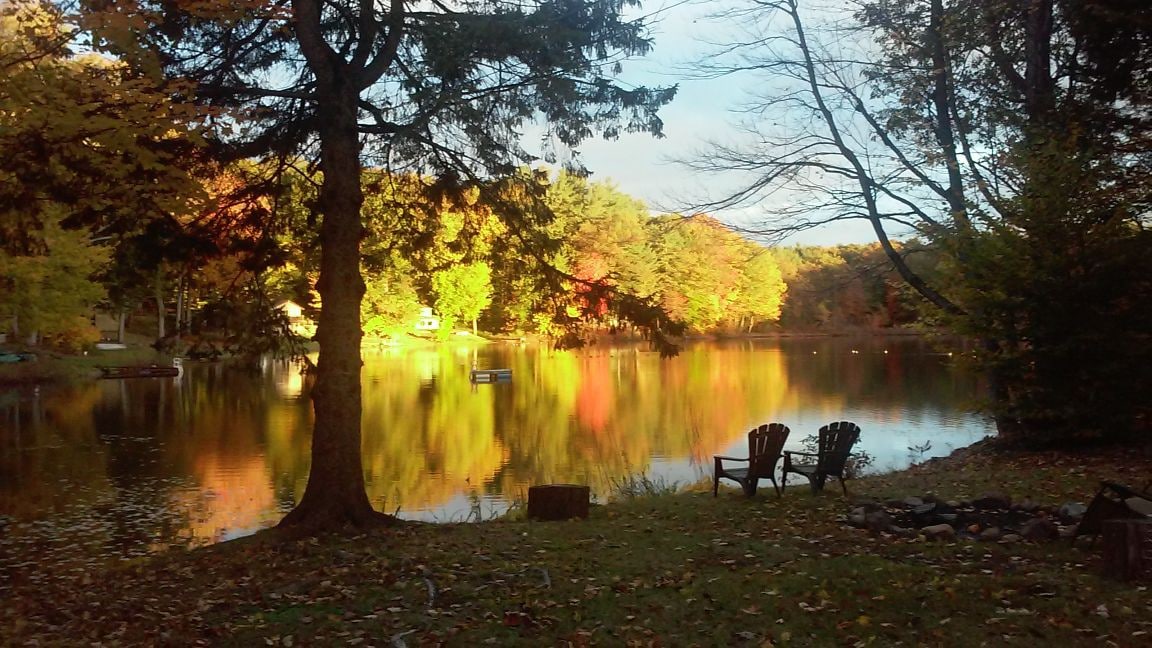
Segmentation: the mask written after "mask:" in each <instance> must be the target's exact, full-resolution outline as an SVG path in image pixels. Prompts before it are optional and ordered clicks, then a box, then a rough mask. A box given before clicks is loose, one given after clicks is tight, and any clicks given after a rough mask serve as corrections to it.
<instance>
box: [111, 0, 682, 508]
mask: <svg viewBox="0 0 1152 648" xmlns="http://www.w3.org/2000/svg"><path fill="white" fill-rule="evenodd" d="M90 4H91V6H93V7H94V8H95V7H99V8H101V9H104V10H105V11H102V12H99V13H97V14H94V19H96V20H99V21H102V25H103V27H104V30H103V34H104V35H105V37H106V38H107V39H108V40H109V41H110V42H113V43H115V44H116V45H118V46H119V51H121V53H122V55H123V56H125V57H127V58H128V59H129V60H131V61H133V62H134V63H136V64H137V65H138V67H140V68H141V69H148V68H149V67H151V66H153V65H154V63H155V62H158V63H160V64H161V65H162V67H163V69H164V70H165V71H166V72H167V73H168V74H169V75H172V76H173V77H181V78H188V79H190V80H192V81H193V82H194V83H195V84H196V87H197V89H198V90H197V98H198V99H199V100H200V101H201V102H203V103H205V104H209V105H212V106H215V107H219V108H223V109H238V110H242V111H243V112H239V111H238V112H235V113H233V115H234V117H233V119H243V122H242V123H241V124H240V125H241V126H242V127H241V128H238V129H232V128H231V127H232V126H233V125H236V124H237V122H236V121H233V120H225V121H224V122H221V123H220V125H221V126H222V127H225V128H226V129H227V130H226V129H225V128H222V129H221V130H220V131H218V132H217V133H215V135H216V136H217V138H218V141H219V142H220V143H221V144H222V146H221V147H219V150H220V151H221V152H222V153H226V154H230V155H234V156H237V157H247V156H251V155H257V154H267V153H277V152H279V153H288V154H291V155H293V156H295V155H298V154H301V155H305V156H308V157H310V158H311V159H314V160H316V161H317V162H318V164H319V168H320V170H321V171H322V172H323V179H322V181H321V185H320V187H319V195H318V198H317V201H316V211H317V213H318V215H319V220H320V225H319V229H320V239H319V240H320V264H319V275H318V280H317V289H318V291H319V293H320V297H321V300H322V307H321V311H320V317H319V322H318V329H317V334H316V339H317V341H318V342H319V344H320V356H319V362H318V365H317V373H316V384H315V388H314V389H313V391H312V398H313V406H314V408H315V412H316V418H315V432H314V434H313V444H312V464H311V472H310V476H309V480H308V486H307V489H306V490H305V492H304V495H303V497H302V499H301V501H300V503H299V504H298V505H297V506H296V508H295V509H293V511H292V512H291V513H289V515H288V516H287V517H285V519H284V520H283V522H282V524H283V525H285V526H299V527H301V528H305V529H317V528H330V527H334V526H339V525H342V524H347V523H350V524H354V525H366V524H373V523H377V522H379V521H380V520H381V519H382V518H381V516H380V514H378V513H376V512H375V511H373V509H372V506H371V504H370V502H369V500H368V498H367V496H366V494H365V491H364V477H363V466H362V462H361V412H362V405H361V384H360V364H361V363H360V340H361V337H362V330H361V327H360V303H361V299H362V297H363V294H364V290H365V288H364V281H363V278H362V275H361V271H360V261H361V259H360V241H361V237H362V234H363V230H364V222H363V218H362V215H361V208H362V206H363V202H364V192H363V187H362V169H363V166H364V157H365V156H373V157H374V158H375V159H379V160H386V161H387V166H388V170H389V171H393V172H396V171H401V170H403V169H404V168H405V165H411V166H410V167H409V168H421V169H428V170H432V171H436V172H439V173H441V174H444V177H445V183H444V184H445V186H451V185H452V182H451V180H452V179H453V178H461V177H462V178H478V177H479V176H480V175H481V174H494V175H499V174H501V173H506V172H508V171H511V170H512V169H514V168H516V165H517V164H518V163H520V162H523V161H526V160H525V158H526V157H527V155H526V154H525V153H524V151H523V150H522V149H521V148H520V146H519V144H518V141H517V138H516V133H517V130H518V128H519V127H520V126H522V125H523V124H525V123H526V122H527V121H528V120H529V119H531V118H533V117H537V116H539V117H542V118H543V119H544V121H545V122H546V123H547V124H548V129H549V133H550V134H552V135H554V136H556V137H557V138H558V139H559V140H560V141H561V142H563V143H564V144H566V145H569V146H575V145H577V144H578V143H579V142H580V141H581V140H583V139H585V138H587V137H589V136H591V135H593V134H594V131H595V130H598V131H599V132H600V133H602V134H604V135H606V136H609V137H612V136H614V135H616V134H617V133H619V132H621V131H623V130H629V131H652V132H657V133H658V132H659V131H660V127H661V124H660V121H659V119H658V118H657V117H656V114H655V110H656V108H657V107H658V106H660V105H661V104H663V103H665V102H667V101H668V100H670V99H671V97H672V92H671V91H668V90H656V91H653V90H649V89H647V88H634V89H625V88H622V87H620V86H618V85H616V84H614V83H612V81H611V80H610V79H609V76H608V75H609V74H611V72H612V70H613V68H614V67H615V65H616V57H618V56H621V55H624V56H627V55H632V54H640V53H643V52H645V51H647V49H648V43H647V41H646V40H645V39H644V37H643V27H642V25H641V24H640V23H630V22H626V21H624V20H623V19H622V17H621V11H622V10H623V8H624V7H625V6H627V5H630V4H633V3H631V2H623V1H617V0H601V1H595V2H571V1H568V0H564V1H538V2H529V3H520V4H517V5H514V6H508V5H506V4H505V3H503V2H487V1H483V2H471V3H466V4H464V5H461V6H459V7H455V8H452V7H447V6H445V5H442V4H438V3H434V4H432V5H423V4H418V3H413V2H408V1H407V0H391V1H390V2H389V3H387V4H386V5H385V4H384V3H380V2H377V1H376V0H358V1H352V0H346V1H343V2H336V1H331V0H293V1H292V2H291V3H280V2H271V1H269V2H250V3H246V4H245V5H244V11H236V10H235V7H234V4H233V3H230V2H223V1H218V2H211V1H210V2H204V3H194V4H190V5H185V4H175V3H169V2H160V1H156V2H152V1H148V0H146V1H144V2H116V1H113V2H91V3H90ZM141 26H142V27H141ZM146 54H147V55H149V56H145V55H146ZM153 57H154V58H153ZM362 136H363V137H364V139H361V138H362ZM521 215H523V214H522V212H517V213H510V214H508V217H509V218H510V220H511V221H512V222H513V225H514V226H515V227H516V229H519V230H522V229H523V226H524V225H525V224H526V221H522V220H518V219H517V217H518V216H521Z"/></svg>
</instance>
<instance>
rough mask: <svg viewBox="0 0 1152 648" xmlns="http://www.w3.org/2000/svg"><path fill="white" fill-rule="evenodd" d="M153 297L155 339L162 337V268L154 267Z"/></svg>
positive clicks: (161, 338)
mask: <svg viewBox="0 0 1152 648" xmlns="http://www.w3.org/2000/svg"><path fill="white" fill-rule="evenodd" d="M153 298H154V299H155V300H156V339H157V340H163V339H164V333H165V331H164V269H163V267H160V268H156V283H155V284H154V285H153Z"/></svg>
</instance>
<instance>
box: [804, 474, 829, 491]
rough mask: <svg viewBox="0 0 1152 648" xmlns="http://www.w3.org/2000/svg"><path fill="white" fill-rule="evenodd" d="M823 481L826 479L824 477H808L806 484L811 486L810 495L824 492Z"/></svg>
mask: <svg viewBox="0 0 1152 648" xmlns="http://www.w3.org/2000/svg"><path fill="white" fill-rule="evenodd" d="M825 479H826V478H825V476H824V475H809V476H808V483H809V485H811V486H812V494H813V495H815V494H817V493H819V492H820V491H822V490H824V480H825Z"/></svg>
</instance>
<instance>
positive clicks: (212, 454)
mask: <svg viewBox="0 0 1152 648" xmlns="http://www.w3.org/2000/svg"><path fill="white" fill-rule="evenodd" d="M853 351H855V352H856V353H853ZM884 351H888V353H886V354H885V353H884ZM933 353H937V351H936V349H935V348H933V347H930V346H927V345H923V344H921V343H920V342H916V341H907V340H904V341H900V340H897V341H891V340H889V341H884V342H880V341H875V340H865V341H862V342H854V341H852V340H849V339H842V340H799V341H788V342H777V341H761V342H755V343H752V342H733V343H727V344H698V345H694V346H690V347H688V348H686V349H685V350H684V352H683V353H682V354H681V355H680V356H679V357H677V358H675V359H672V360H661V359H660V358H659V356H658V355H657V354H655V353H651V352H648V351H645V350H643V349H641V348H637V347H620V348H611V347H596V348H591V349H586V350H583V351H579V352H553V351H549V350H547V349H539V348H531V347H528V348H525V347H520V346H511V345H509V346H503V345H490V346H485V347H479V348H452V347H442V348H430V349H421V350H404V351H387V352H383V353H380V354H368V355H367V356H366V358H365V366H364V438H363V444H364V462H365V465H364V470H365V475H366V478H367V483H368V488H369V491H370V496H371V498H372V500H373V502H374V503H375V504H376V506H378V507H379V508H381V509H383V510H387V511H389V512H391V511H394V510H396V509H397V508H399V509H400V511H401V513H402V514H405V513H407V514H413V513H415V512H417V511H436V513H435V515H436V516H437V517H440V518H441V519H447V518H452V517H457V518H459V517H463V515H464V514H463V513H462V512H460V511H445V510H443V507H445V506H447V505H449V504H448V503H452V504H451V505H452V506H455V505H457V503H459V502H461V501H462V500H464V499H465V496H468V495H474V496H485V495H490V496H495V497H501V498H516V497H520V496H523V494H524V493H526V492H527V488H528V486H530V485H532V484H538V483H546V482H580V483H587V484H590V485H592V486H593V488H594V489H595V490H596V491H597V492H598V493H601V494H603V493H605V492H606V491H607V489H608V486H609V484H610V483H611V482H612V481H614V480H617V479H619V478H621V477H623V476H626V475H629V474H634V473H638V472H644V471H648V470H650V469H651V466H652V462H653V461H658V462H659V464H660V465H661V466H667V465H674V464H679V465H683V464H684V463H685V462H689V463H694V464H696V465H699V466H703V467H704V468H706V467H707V463H708V461H709V460H710V457H711V455H712V454H714V453H717V452H721V451H726V450H728V449H732V448H736V447H738V446H739V445H740V444H741V443H742V439H743V436H744V434H745V432H746V431H747V429H748V428H749V427H751V426H753V425H756V424H759V423H762V422H766V421H769V420H784V421H785V422H787V423H790V424H792V425H793V426H794V427H793V429H794V432H796V433H801V432H803V433H808V432H811V431H812V430H806V429H804V428H805V427H809V426H811V424H812V423H813V422H814V421H821V420H823V422H826V421H827V420H833V419H836V418H840V417H841V416H843V415H845V413H847V412H852V411H860V410H867V411H869V412H871V413H872V415H873V417H874V419H875V421H877V422H882V423H884V425H885V426H888V427H890V428H891V429H894V430H908V429H913V428H916V426H919V425H923V426H925V427H930V426H931V424H932V422H933V421H935V420H938V419H939V418H940V416H941V412H945V411H947V412H954V411H955V408H956V406H957V404H961V403H966V402H967V401H968V400H969V399H970V398H971V396H972V394H973V393H974V392H975V385H974V383H973V380H972V379H971V378H970V377H968V376H967V375H965V374H963V373H962V372H959V371H954V370H951V369H948V368H946V367H945V366H944V365H945V363H946V362H947V358H946V356H941V355H930V354H933ZM474 363H475V364H476V365H477V366H480V367H508V368H511V369H512V370H513V373H514V379H513V381H512V382H511V383H500V384H493V385H473V384H471V383H470V382H469V380H468V370H469V369H470V368H471V367H472V366H473V364H474ZM265 370H266V371H265V373H263V374H261V373H256V374H252V373H246V372H243V371H237V370H233V369H229V368H226V367H224V366H215V365H212V366H205V365H194V366H192V367H191V368H190V369H189V371H188V372H187V373H186V375H185V377H184V379H183V380H181V381H172V380H139V381H99V382H95V383H91V384H88V385H83V386H78V387H74V388H70V389H66V390H60V391H59V392H58V393H56V392H52V391H50V390H45V392H44V393H43V394H41V395H39V396H36V397H35V398H33V396H32V394H30V393H25V394H21V395H18V396H14V395H12V393H8V394H6V395H5V396H4V400H0V514H3V515H8V516H15V517H25V518H29V519H31V518H36V517H43V516H47V515H50V514H51V513H52V512H53V511H59V510H60V509H61V507H63V506H65V505H67V504H70V503H74V502H80V503H82V504H83V503H88V504H90V505H91V508H92V510H93V511H94V512H95V513H94V514H95V515H102V516H105V517H106V518H107V519H108V520H115V519H116V516H117V515H120V514H121V513H118V512H117V511H119V510H122V509H124V508H126V507H135V508H155V509H164V510H167V511H170V512H171V513H172V514H171V515H169V516H167V517H164V518H163V519H160V518H157V519H152V518H147V519H145V520H144V521H143V522H141V521H140V520H137V521H136V522H133V523H132V524H127V525H122V526H121V527H116V526H115V524H112V525H108V526H106V531H104V533H107V535H108V539H109V541H110V542H113V543H116V544H125V545H126V544H131V543H143V542H152V543H155V542H167V541H169V540H170V539H171V538H173V537H176V538H177V539H178V540H179V539H182V540H183V541H189V542H199V541H205V540H213V539H218V538H220V537H222V535H223V534H225V533H228V532H229V530H234V529H236V528H245V529H252V528H255V527H257V526H260V525H266V524H270V523H272V522H274V521H275V519H276V517H277V515H278V513H277V511H278V510H282V509H283V508H284V507H286V506H288V505H290V504H291V503H292V502H293V501H294V500H295V499H296V498H297V497H299V495H300V494H301V493H302V492H303V488H304V485H305V480H306V479H307V475H308V462H309V445H310V441H311V417H312V408H311V403H310V402H309V400H308V398H307V392H306V387H305V381H304V380H303V379H302V378H301V377H300V375H299V371H298V368H297V367H295V366H293V365H290V364H287V363H274V364H269V365H268V366H267V367H265ZM797 422H802V424H801V425H797ZM870 431H871V430H869V432H870ZM796 436H797V437H798V438H799V437H800V436H802V435H800V434H796ZM872 438H874V437H871V436H868V437H866V440H870V439H872ZM926 438H929V437H925V439H926ZM915 440H917V441H923V440H924V439H915ZM885 442H887V440H885ZM904 445H907V444H904ZM900 447H901V448H903V446H900ZM425 515H427V513H425Z"/></svg>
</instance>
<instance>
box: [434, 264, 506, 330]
mask: <svg viewBox="0 0 1152 648" xmlns="http://www.w3.org/2000/svg"><path fill="white" fill-rule="evenodd" d="M432 290H433V291H435V293H436V310H437V311H439V312H440V314H441V315H442V316H444V318H445V319H446V321H447V322H453V321H460V322H471V323H472V334H473V335H475V334H476V319H477V318H479V317H480V313H481V312H483V311H484V309H485V308H488V305H489V304H491V303H492V269H491V268H490V267H488V264H487V263H484V262H482V261H475V262H472V263H468V264H458V265H452V266H449V267H447V268H445V269H443V270H440V271H439V272H436V273H435V274H433V275H432ZM449 328H450V327H449Z"/></svg>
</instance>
